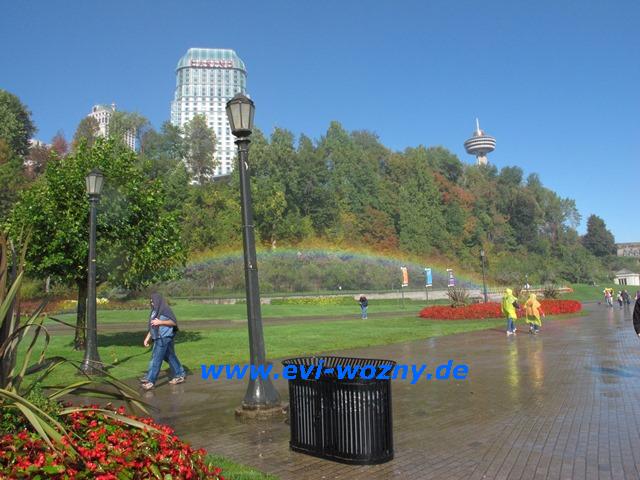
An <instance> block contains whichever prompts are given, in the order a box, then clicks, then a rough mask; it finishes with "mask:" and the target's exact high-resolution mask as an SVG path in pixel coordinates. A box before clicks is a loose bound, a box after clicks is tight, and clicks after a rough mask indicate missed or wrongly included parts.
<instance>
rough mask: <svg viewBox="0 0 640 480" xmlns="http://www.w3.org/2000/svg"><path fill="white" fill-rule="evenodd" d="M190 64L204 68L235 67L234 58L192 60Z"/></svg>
mask: <svg viewBox="0 0 640 480" xmlns="http://www.w3.org/2000/svg"><path fill="white" fill-rule="evenodd" d="M189 65H190V66H191V67H204V68H216V67H217V68H233V60H191V61H190V62H189Z"/></svg>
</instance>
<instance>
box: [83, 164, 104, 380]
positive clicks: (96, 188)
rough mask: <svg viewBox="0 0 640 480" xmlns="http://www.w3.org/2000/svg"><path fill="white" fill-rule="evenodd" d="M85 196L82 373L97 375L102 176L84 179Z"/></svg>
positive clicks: (96, 172) (95, 171) (99, 366)
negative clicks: (86, 242) (98, 221)
mask: <svg viewBox="0 0 640 480" xmlns="http://www.w3.org/2000/svg"><path fill="white" fill-rule="evenodd" d="M86 182H87V195H89V204H90V214H89V266H88V277H89V278H88V283H87V343H86V345H85V351H84V360H83V361H82V367H81V368H82V371H83V372H84V373H87V374H93V375H95V374H99V373H101V371H102V362H101V361H100V355H98V322H97V319H96V210H97V206H98V201H99V200H100V192H102V183H103V182H104V176H103V175H102V173H101V172H100V170H98V169H93V170H92V171H91V172H90V173H89V175H87V177H86Z"/></svg>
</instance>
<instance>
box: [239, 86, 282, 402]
mask: <svg viewBox="0 0 640 480" xmlns="http://www.w3.org/2000/svg"><path fill="white" fill-rule="evenodd" d="M254 112H255V106H254V104H253V101H252V100H251V99H250V98H249V97H247V96H245V95H243V94H241V93H238V94H237V95H236V96H235V97H233V98H232V99H231V100H229V101H228V102H227V117H228V118H229V125H230V127H231V133H233V135H234V136H235V137H236V141H235V144H236V145H237V146H238V171H239V173H240V196H241V197H242V246H243V250H244V281H245V289H246V295H247V320H248V325H249V356H250V364H251V365H252V366H255V367H259V366H260V365H262V366H266V353H265V348H264V335H263V333H262V314H261V312H260V288H259V284H258V264H257V259H256V241H255V236H254V230H253V207H252V204H251V187H250V183H249V143H251V140H249V136H250V135H251V131H252V130H253V115H254ZM257 376H258V377H260V378H257V379H255V380H253V379H250V380H249V385H248V386H247V393H246V394H245V396H244V400H243V401H242V410H264V409H273V408H274V407H279V406H280V395H278V392H277V391H276V389H275V388H274V386H273V384H272V383H271V379H270V378H261V376H260V375H257ZM239 413H240V412H239Z"/></svg>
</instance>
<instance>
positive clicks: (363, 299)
mask: <svg viewBox="0 0 640 480" xmlns="http://www.w3.org/2000/svg"><path fill="white" fill-rule="evenodd" d="M358 303H359V304H360V313H361V315H362V320H366V319H367V307H368V306H369V300H367V297H365V296H364V295H360V298H359V299H358Z"/></svg>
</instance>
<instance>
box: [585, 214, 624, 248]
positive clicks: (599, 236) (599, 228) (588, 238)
mask: <svg viewBox="0 0 640 480" xmlns="http://www.w3.org/2000/svg"><path fill="white" fill-rule="evenodd" d="M582 244H583V245H584V247H585V248H586V249H587V250H589V251H590V252H591V253H592V254H594V255H595V256H596V257H605V256H607V255H611V254H613V253H615V252H616V242H615V239H614V238H613V234H612V233H611V232H610V231H609V230H607V226H606V224H605V223H604V220H603V219H602V218H600V217H598V216H597V215H591V216H589V218H588V219H587V233H586V234H585V235H584V236H583V237H582Z"/></svg>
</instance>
